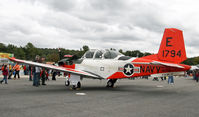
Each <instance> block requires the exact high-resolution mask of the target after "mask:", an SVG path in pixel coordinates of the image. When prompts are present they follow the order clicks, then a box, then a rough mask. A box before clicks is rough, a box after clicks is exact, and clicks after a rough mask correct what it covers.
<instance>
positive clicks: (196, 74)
mask: <svg viewBox="0 0 199 117" xmlns="http://www.w3.org/2000/svg"><path fill="white" fill-rule="evenodd" d="M195 79H196V82H198V81H199V71H198V70H197V71H196V73H195Z"/></svg>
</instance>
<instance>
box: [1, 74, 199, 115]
mask: <svg viewBox="0 0 199 117" xmlns="http://www.w3.org/2000/svg"><path fill="white" fill-rule="evenodd" d="M0 79H2V76H0ZM174 79H175V84H173V85H171V84H168V83H167V81H152V78H150V79H149V80H147V79H136V80H129V79H123V80H119V81H118V82H117V83H116V87H115V88H106V87H105V86H106V80H101V81H100V80H94V79H84V80H83V81H82V89H81V90H76V91H74V90H70V88H69V87H66V86H65V85H64V81H65V79H64V78H61V77H59V78H57V80H56V81H52V80H50V81H47V82H46V84H47V85H46V86H39V87H33V86H32V82H31V81H28V77H27V76H22V77H21V79H19V80H18V79H17V80H8V84H7V85H6V84H0V117H198V116H199V83H196V82H195V81H194V80H192V78H185V77H175V78H174Z"/></svg>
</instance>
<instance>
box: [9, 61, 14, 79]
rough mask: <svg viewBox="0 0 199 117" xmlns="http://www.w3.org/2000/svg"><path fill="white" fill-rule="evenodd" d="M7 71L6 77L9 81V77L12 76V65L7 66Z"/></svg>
mask: <svg viewBox="0 0 199 117" xmlns="http://www.w3.org/2000/svg"><path fill="white" fill-rule="evenodd" d="M8 69H9V76H8V79H11V76H12V74H13V71H12V65H11V64H9V65H8Z"/></svg>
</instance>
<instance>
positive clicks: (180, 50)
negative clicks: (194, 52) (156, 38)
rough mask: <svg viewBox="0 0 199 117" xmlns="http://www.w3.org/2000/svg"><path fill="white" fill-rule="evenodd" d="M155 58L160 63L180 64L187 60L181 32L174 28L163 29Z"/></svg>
mask: <svg viewBox="0 0 199 117" xmlns="http://www.w3.org/2000/svg"><path fill="white" fill-rule="evenodd" d="M157 56H158V59H159V60H161V61H167V62H173V63H181V62H182V61H184V60H186V59H187V57H186V51H185V45H184V39H183V33H182V31H181V30H178V29H175V28H166V29H165V31H164V35H163V38H162V42H161V45H160V49H159V51H158V55H157Z"/></svg>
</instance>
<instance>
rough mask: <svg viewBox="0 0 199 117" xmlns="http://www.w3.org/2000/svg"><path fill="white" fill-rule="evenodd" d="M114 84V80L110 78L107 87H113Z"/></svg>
mask: <svg viewBox="0 0 199 117" xmlns="http://www.w3.org/2000/svg"><path fill="white" fill-rule="evenodd" d="M113 85H114V83H113V81H112V80H109V81H108V82H107V86H106V87H113Z"/></svg>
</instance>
